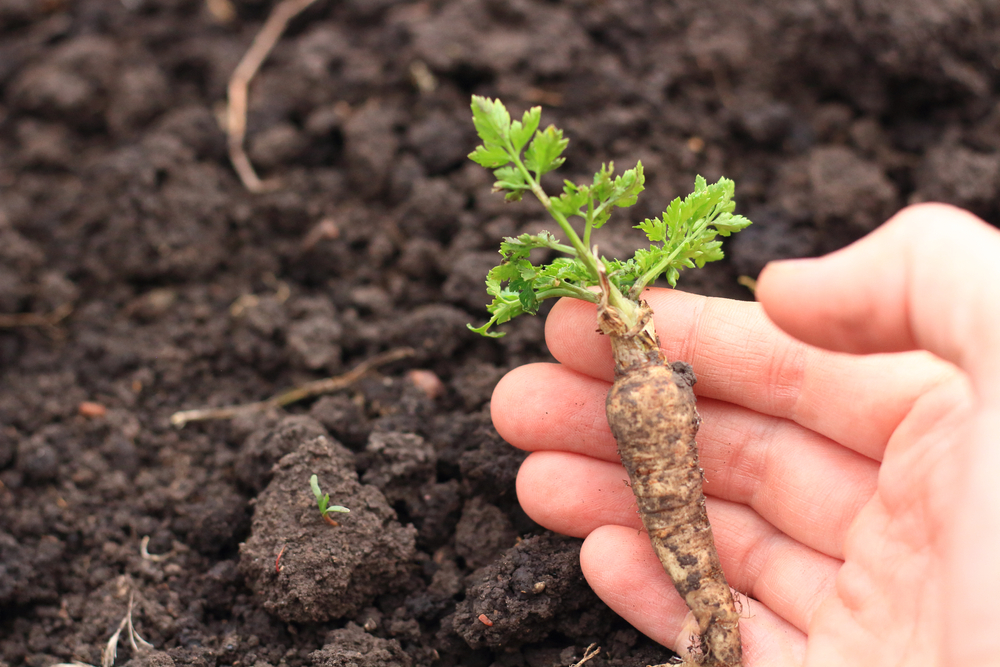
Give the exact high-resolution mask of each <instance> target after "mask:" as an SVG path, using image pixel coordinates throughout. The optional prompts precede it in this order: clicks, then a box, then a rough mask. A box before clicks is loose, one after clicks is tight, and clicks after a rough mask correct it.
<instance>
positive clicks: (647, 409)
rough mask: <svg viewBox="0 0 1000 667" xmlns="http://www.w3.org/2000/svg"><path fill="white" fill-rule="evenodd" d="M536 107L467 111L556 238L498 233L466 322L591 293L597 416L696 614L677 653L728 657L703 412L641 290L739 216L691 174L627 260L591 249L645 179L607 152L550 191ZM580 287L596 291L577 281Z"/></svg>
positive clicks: (698, 261)
mask: <svg viewBox="0 0 1000 667" xmlns="http://www.w3.org/2000/svg"><path fill="white" fill-rule="evenodd" d="M540 119H541V108H539V107H534V108H532V109H529V110H528V111H526V112H525V113H524V115H523V116H522V118H521V120H519V121H518V120H512V119H511V117H510V114H509V113H508V111H507V109H506V108H505V107H504V105H503V104H502V103H501V102H500V101H499V100H491V99H488V98H485V97H479V96H474V97H473V98H472V120H473V123H474V124H475V127H476V131H477V132H478V134H479V138H480V139H481V140H482V144H481V145H480V146H478V147H477V148H476V150H475V151H473V152H472V153H471V154H470V155H469V158H470V159H472V160H473V161H475V162H476V163H478V164H480V165H482V166H483V167H486V168H488V169H492V170H493V175H494V176H495V177H496V179H497V180H496V183H494V185H493V189H494V191H497V192H503V193H504V195H505V197H506V199H507V201H519V200H520V199H521V198H522V196H523V195H524V194H525V193H526V192H529V193H531V194H532V195H534V196H535V197H536V198H537V199H538V201H540V202H541V204H542V206H544V207H545V210H546V211H548V213H549V215H551V216H552V218H553V219H554V220H555V222H556V224H557V225H558V226H559V230H560V231H561V233H562V237H563V239H564V240H559V239H557V238H556V236H555V235H554V234H551V233H549V232H546V231H542V232H539V233H538V234H522V235H520V236H518V237H516V238H514V237H508V238H506V239H504V240H503V242H502V243H501V244H500V254H501V256H502V261H501V262H500V264H499V265H498V266H496V267H495V268H493V269H492V270H491V271H490V272H489V274H488V276H487V278H486V290H487V292H488V293H489V294H490V296H492V297H493V301H492V303H490V304H489V306H488V307H487V309H488V311H489V313H490V316H491V317H490V320H489V321H488V322H486V324H484V325H482V326H481V327H477V328H474V327H472V326H471V325H470V326H469V328H470V329H472V330H473V331H476V332H478V333H480V334H483V335H485V336H500V335H502V334H497V333H493V332H491V331H489V329H490V327H492V326H493V325H495V324H503V323H504V322H507V321H508V320H510V319H512V318H514V317H517V316H518V315H521V314H524V313H528V314H535V313H536V312H538V304H539V303H540V302H542V301H544V300H545V299H550V298H553V297H563V296H568V297H574V298H577V299H582V300H584V301H589V302H591V303H594V304H597V323H598V326H599V328H600V330H601V332H603V333H604V334H606V335H608V336H609V337H610V338H611V348H612V352H613V354H614V358H615V383H614V385H612V388H611V391H610V392H609V393H608V398H607V403H606V412H607V416H608V422H609V424H610V426H611V431H612V433H613V434H614V436H615V439H616V440H617V442H618V451H619V454H620V455H621V458H622V463H623V464H624V466H625V469H626V470H627V472H628V475H629V479H630V482H631V487H632V491H633V493H634V494H635V496H636V502H637V504H638V507H639V514H640V515H641V516H642V520H643V524H644V525H645V527H646V530H647V531H648V532H649V536H650V540H651V541H652V544H653V549H654V550H655V551H656V554H657V556H658V557H659V559H660V562H661V563H662V564H663V567H664V569H665V570H666V572H667V573H668V574H669V575H670V578H671V580H672V581H673V583H674V587H675V588H676V589H677V592H678V593H679V594H680V595H681V597H682V598H683V599H684V601H685V602H686V603H687V605H688V607H689V608H690V609H691V611H692V613H693V615H694V617H695V619H696V620H697V622H698V627H699V633H700V637H699V641H698V642H696V644H697V645H698V646H699V647H700V648H699V650H698V651H697V655H694V656H693V657H692V658H691V659H689V661H688V664H698V665H705V666H711V667H739V666H740V665H741V664H742V645H741V642H740V635H739V614H738V612H737V610H736V608H735V605H734V603H733V598H732V594H731V592H730V588H729V585H728V583H727V582H726V578H725V576H724V575H723V573H722V568H721V566H720V564H719V556H718V553H717V551H716V548H715V542H714V539H713V537H712V529H711V526H709V523H708V517H707V515H706V514H705V496H704V493H703V491H702V472H701V468H700V466H699V465H698V450H697V447H696V445H695V435H696V434H697V431H698V426H699V424H700V422H701V419H700V417H699V416H698V412H697V410H696V409H695V397H694V391H693V389H692V385H694V383H695V377H694V372H693V371H692V369H691V367H690V366H689V365H687V364H685V363H683V362H674V363H668V362H667V360H666V359H665V358H664V357H663V354H662V352H661V350H660V346H659V339H658V338H657V334H656V331H655V329H654V327H653V319H652V311H651V310H650V308H649V306H648V305H647V304H646V302H645V301H643V300H642V292H643V290H644V289H645V288H646V287H647V286H648V285H650V284H652V283H653V282H654V281H655V280H656V279H658V278H660V277H661V276H665V277H666V280H667V282H668V283H669V284H670V285H671V286H672V287H673V286H676V283H677V278H678V275H679V273H680V272H681V271H682V270H683V269H685V268H693V267H699V268H700V267H702V266H704V265H705V264H706V263H707V262H711V261H715V260H718V259H722V256H723V255H722V241H720V240H719V239H718V238H717V237H719V236H729V235H730V234H732V233H733V232H738V231H740V230H741V229H743V228H744V227H746V226H747V225H749V224H750V221H749V220H748V219H746V218H744V217H742V216H739V215H734V214H733V210H734V208H735V203H734V202H733V201H732V198H733V192H734V186H733V182H732V181H731V180H729V179H726V178H721V179H719V181H718V182H717V183H714V184H709V183H708V182H707V181H706V180H705V179H704V178H702V177H701V176H698V177H697V178H696V179H695V187H694V192H692V193H691V194H690V195H688V196H687V197H685V198H684V199H680V198H677V199H675V200H673V201H672V202H671V203H670V205H669V206H668V207H667V210H666V211H664V212H663V215H662V216H661V217H658V218H653V219H651V220H650V219H647V220H645V221H643V222H642V223H640V224H638V225H636V227H637V228H638V229H641V230H642V231H644V232H645V233H646V236H647V237H648V238H649V243H650V244H649V247H648V248H640V249H638V250H636V252H635V254H634V256H633V257H631V258H629V259H627V260H620V259H608V258H605V257H602V256H599V255H598V251H597V248H596V247H592V246H591V233H592V232H593V230H595V229H599V228H600V227H601V226H603V225H604V224H605V223H606V222H607V221H608V219H609V218H610V217H611V213H612V212H613V211H614V209H616V208H627V207H629V206H632V205H633V204H635V202H636V200H637V198H638V195H639V193H641V192H642V190H643V185H644V180H645V179H644V176H643V170H642V164H641V163H637V164H636V166H635V167H633V168H632V169H629V170H627V171H625V172H624V173H622V174H621V175H618V176H616V175H615V174H614V165H612V164H605V165H602V166H601V169H600V170H599V171H598V172H597V173H596V174H595V175H594V179H593V182H592V183H589V184H576V183H570V182H569V181H566V182H565V184H564V186H563V189H562V192H561V193H560V194H558V195H549V194H548V193H546V192H545V190H544V189H543V188H542V185H541V178H542V176H543V175H544V174H546V173H548V172H551V171H553V170H554V169H556V168H557V167H559V166H560V165H561V164H562V163H563V161H564V158H563V157H562V153H563V151H564V150H565V149H566V146H567V145H568V143H569V142H568V140H567V139H565V138H564V137H563V133H562V130H559V129H556V128H555V127H553V126H549V127H547V128H546V129H544V130H539V129H538V126H539V121H540ZM574 223H575V225H574ZM538 248H546V249H549V250H554V251H556V252H557V253H559V256H557V257H556V258H555V259H553V260H552V261H551V262H549V263H547V264H541V265H536V264H533V263H532V262H531V259H530V254H531V251H532V250H535V249H538ZM592 287H597V288H598V289H597V291H594V290H591V289H588V288H592ZM690 660H694V661H695V662H693V663H692V662H691V661H690Z"/></svg>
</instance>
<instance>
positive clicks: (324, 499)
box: [275, 475, 351, 567]
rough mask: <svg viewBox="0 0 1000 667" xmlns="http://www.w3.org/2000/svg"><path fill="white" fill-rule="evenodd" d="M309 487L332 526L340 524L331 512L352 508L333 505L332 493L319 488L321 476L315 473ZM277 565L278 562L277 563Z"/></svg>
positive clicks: (323, 515) (321, 513)
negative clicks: (331, 501) (332, 516)
mask: <svg viewBox="0 0 1000 667" xmlns="http://www.w3.org/2000/svg"><path fill="white" fill-rule="evenodd" d="M309 487H310V488H311V489H312V492H313V495H314V496H316V505H317V506H318V507H319V513H320V515H322V517H323V518H324V519H325V520H326V522H327V523H328V524H330V525H331V526H336V525H339V524H338V523H337V522H336V521H334V520H333V519H332V518H330V512H341V513H346V512H350V511H351V510H349V509H347V508H346V507H342V506H341V505H331V504H330V494H329V493H323V492H322V491H320V489H319V477H317V476H316V475H313V476H312V477H310V478H309ZM275 567H277V564H275Z"/></svg>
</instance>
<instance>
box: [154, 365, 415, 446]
mask: <svg viewBox="0 0 1000 667" xmlns="http://www.w3.org/2000/svg"><path fill="white" fill-rule="evenodd" d="M414 354H415V352H414V350H413V348H412V347H398V348H396V349H394V350H389V351H388V352H383V353H382V354H377V355H375V356H374V357H372V358H370V359H367V360H365V361H362V362H361V363H360V364H358V365H357V366H355V367H354V368H352V369H351V370H349V371H347V372H346V373H344V374H343V375H337V376H336V377H330V378H323V379H322V380H316V381H314V382H307V383H305V384H303V385H300V386H298V387H295V388H293V389H289V390H287V391H283V392H281V393H280V394H275V395H274V396H272V397H271V398H268V399H266V400H263V401H257V402H255V403H244V404H243V405H230V406H227V407H224V408H206V409H200V410H182V411H180V412H175V413H174V414H173V415H172V416H171V417H170V423H171V424H173V425H174V426H176V427H177V428H184V425H185V424H187V423H188V422H194V421H206V420H209V419H232V418H233V417H235V416H236V415H238V414H241V413H244V412H258V411H262V410H268V409H270V408H283V407H285V406H286V405H291V404H292V403H297V402H298V401H301V400H304V399H307V398H312V397H313V396H320V395H322V394H329V393H332V392H335V391H339V390H341V389H346V388H347V387H349V386H351V385H352V384H354V383H355V382H357V381H358V380H360V379H361V377H362V376H364V375H365V373H367V372H368V371H370V370H372V369H375V368H378V367H379V366H383V365H385V364H388V363H391V362H393V361H399V360H400V359H406V358H407V357H412V356H413V355H414Z"/></svg>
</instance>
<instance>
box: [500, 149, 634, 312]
mask: <svg viewBox="0 0 1000 667" xmlns="http://www.w3.org/2000/svg"><path fill="white" fill-rule="evenodd" d="M505 141H506V148H507V152H508V154H509V155H510V156H511V157H512V158H513V162H514V164H515V165H516V166H517V168H518V170H519V171H520V172H521V174H522V175H523V176H524V180H525V181H527V182H528V183H529V184H530V185H531V192H532V194H534V195H535V197H536V198H537V199H538V201H540V202H541V204H542V206H543V207H545V210H546V211H548V213H549V215H550V216H552V219H553V220H555V221H556V222H557V223H558V224H559V227H561V228H562V230H563V233H564V234H566V236H567V237H568V238H569V242H570V244H571V245H572V246H573V250H574V252H575V254H576V256H577V257H578V258H579V259H581V260H583V263H584V265H585V266H586V267H587V270H588V271H590V274H591V276H593V278H594V280H596V281H599V280H600V275H601V270H600V266H599V264H600V261H601V260H600V259H598V258H597V257H596V256H595V255H594V253H592V252H591V251H590V250H589V248H588V246H587V243H586V242H585V241H584V240H583V239H581V238H580V236H579V234H577V233H576V230H575V229H573V225H571V224H570V223H569V220H567V219H566V216H564V215H563V214H562V213H559V212H558V211H554V210H553V209H552V200H551V199H549V196H548V194H546V193H545V190H543V189H542V186H541V183H539V182H538V179H537V178H535V177H534V176H533V175H532V173H531V172H530V171H528V168H527V167H525V166H524V162H522V161H521V156H520V155H519V154H518V151H516V150H514V144H512V143H511V141H510V138H509V137H508V138H505ZM588 206H593V203H591V204H589V205H588ZM588 222H589V224H588V225H587V226H586V229H585V231H584V237H585V238H586V239H587V242H589V240H590V228H591V227H592V226H593V218H592V217H591V218H590V220H589V221H588ZM608 288H609V289H608V303H609V304H610V305H611V306H612V307H614V308H615V309H616V310H618V312H619V313H620V315H621V317H622V319H623V320H624V321H625V322H626V323H627V324H628V325H629V326H632V325H634V324H635V323H636V322H637V321H638V313H639V309H638V304H637V303H636V302H634V301H633V300H631V299H629V298H627V297H626V296H625V295H624V294H622V293H621V292H620V291H619V290H618V288H617V287H615V286H614V285H613V284H610V283H609V284H608ZM584 291H587V290H584ZM588 293H589V292H588ZM568 296H576V294H572V295H568ZM577 298H579V297H577ZM586 300H587V301H593V299H591V298H587V299H586Z"/></svg>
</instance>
